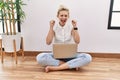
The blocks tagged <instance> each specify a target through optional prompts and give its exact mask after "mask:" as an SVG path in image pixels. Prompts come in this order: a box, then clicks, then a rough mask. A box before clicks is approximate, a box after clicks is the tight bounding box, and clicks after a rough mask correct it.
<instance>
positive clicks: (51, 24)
mask: <svg viewBox="0 0 120 80" xmlns="http://www.w3.org/2000/svg"><path fill="white" fill-rule="evenodd" d="M54 25H55V20H51V21H50V27H51V28H53V26H54Z"/></svg>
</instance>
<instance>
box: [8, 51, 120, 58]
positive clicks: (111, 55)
mask: <svg viewBox="0 0 120 80" xmlns="http://www.w3.org/2000/svg"><path fill="white" fill-rule="evenodd" d="M50 52H51V51H24V54H25V56H37V55H38V54H40V53H50ZM80 53H81V52H80ZM84 53H85V52H84ZM86 53H89V54H90V55H91V56H92V57H99V58H120V54H118V53H96V52H86ZM6 55H7V54H6ZM8 55H9V54H8ZM17 55H18V56H21V54H17Z"/></svg>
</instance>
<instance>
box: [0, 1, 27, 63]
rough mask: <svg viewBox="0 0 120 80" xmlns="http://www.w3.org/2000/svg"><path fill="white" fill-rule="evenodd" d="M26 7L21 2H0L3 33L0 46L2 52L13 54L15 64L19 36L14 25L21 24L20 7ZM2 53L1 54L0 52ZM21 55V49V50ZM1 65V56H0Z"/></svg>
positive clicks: (19, 44)
mask: <svg viewBox="0 0 120 80" xmlns="http://www.w3.org/2000/svg"><path fill="white" fill-rule="evenodd" d="M23 5H26V4H24V3H23V1H22V0H0V17H1V18H2V22H3V23H4V26H3V27H4V29H5V30H4V33H3V34H2V44H3V47H4V50H5V51H4V52H14V55H15V59H16V64H17V54H16V52H17V51H19V50H21V48H20V46H21V40H22V38H21V34H20V32H18V31H17V29H16V28H17V27H18V26H17V25H16V23H22V22H23V20H24V19H25V13H24V10H23V9H22V6H23ZM1 53H2V52H1ZM22 54H23V49H22ZM2 63H3V54H2Z"/></svg>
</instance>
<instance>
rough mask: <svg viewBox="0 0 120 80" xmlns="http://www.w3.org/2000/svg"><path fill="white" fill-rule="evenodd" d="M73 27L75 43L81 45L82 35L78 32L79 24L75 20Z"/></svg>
mask: <svg viewBox="0 0 120 80" xmlns="http://www.w3.org/2000/svg"><path fill="white" fill-rule="evenodd" d="M72 25H73V30H72V36H73V39H74V41H75V43H77V44H79V43H80V35H79V33H78V30H77V26H76V25H77V22H76V21H75V20H72Z"/></svg>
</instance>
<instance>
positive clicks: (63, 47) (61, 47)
mask: <svg viewBox="0 0 120 80" xmlns="http://www.w3.org/2000/svg"><path fill="white" fill-rule="evenodd" d="M77 47H78V45H77V44H53V56H54V58H56V59H62V58H74V57H75V56H76V54H77Z"/></svg>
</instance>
